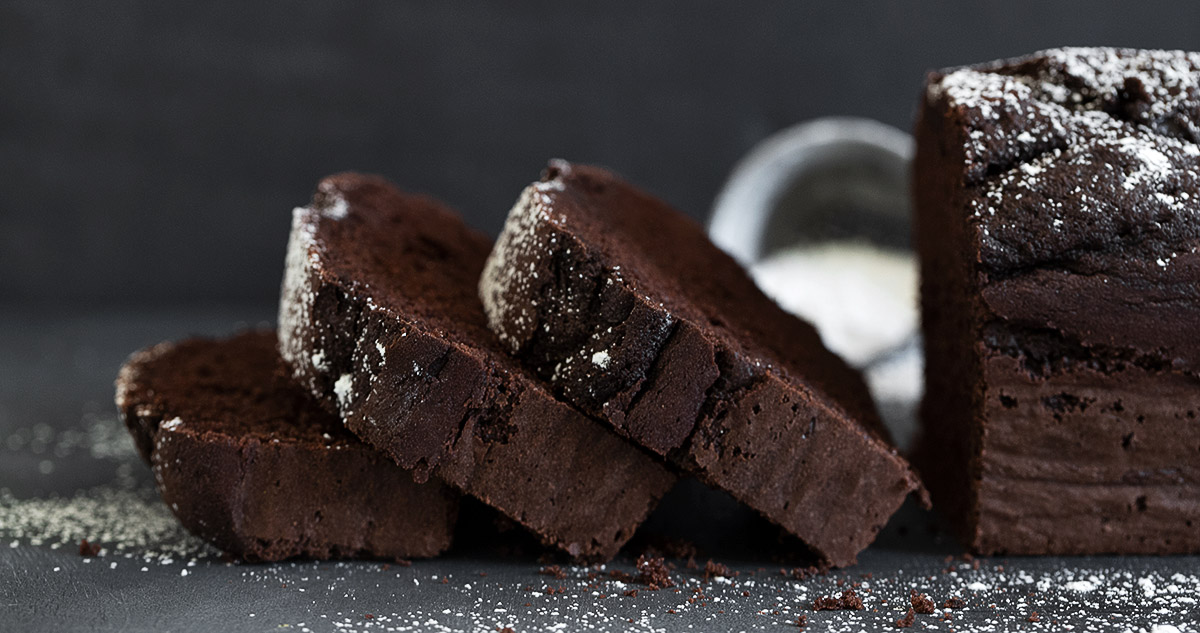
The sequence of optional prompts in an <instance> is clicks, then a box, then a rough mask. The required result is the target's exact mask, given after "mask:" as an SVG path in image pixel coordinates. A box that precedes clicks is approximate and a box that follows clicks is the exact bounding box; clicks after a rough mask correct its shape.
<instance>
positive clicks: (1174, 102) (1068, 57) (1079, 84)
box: [928, 48, 1200, 267]
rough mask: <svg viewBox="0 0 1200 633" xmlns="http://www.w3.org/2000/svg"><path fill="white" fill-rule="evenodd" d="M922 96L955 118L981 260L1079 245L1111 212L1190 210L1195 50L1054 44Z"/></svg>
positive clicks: (1157, 215) (1197, 104) (1107, 223)
mask: <svg viewBox="0 0 1200 633" xmlns="http://www.w3.org/2000/svg"><path fill="white" fill-rule="evenodd" d="M928 95H929V98H930V99H931V100H938V99H944V100H945V101H946V103H947V105H948V106H949V107H950V108H952V109H954V110H956V111H958V112H960V113H962V114H961V116H962V117H963V121H965V122H966V124H967V129H966V130H965V132H966V140H967V143H966V145H965V146H964V151H965V157H964V160H965V161H966V163H967V165H968V167H967V170H968V174H969V176H968V177H969V178H976V179H980V180H982V182H981V183H980V187H979V192H980V195H978V196H977V197H975V198H974V199H973V200H972V201H971V202H969V205H970V211H971V213H972V214H973V215H974V216H975V217H976V218H979V220H980V221H979V223H978V226H979V231H980V234H981V236H982V238H983V242H984V245H985V255H986V256H987V257H988V259H987V260H985V261H995V262H999V263H1000V264H1001V265H1014V264H1015V263H1016V262H1018V261H1027V260H1028V259H1029V258H1032V257H1041V256H1042V255H1035V253H1041V252H1047V253H1059V254H1060V255H1061V254H1063V253H1067V252H1071V251H1073V250H1074V249H1079V248H1085V247H1086V245H1087V244H1090V243H1091V242H1093V241H1097V240H1101V239H1102V237H1100V236H1102V233H1099V232H1098V231H1101V230H1112V231H1115V230H1116V229H1115V228H1112V229H1109V228H1107V227H1111V226H1113V222H1114V218H1116V217H1121V218H1125V219H1124V220H1123V222H1124V224H1122V226H1131V225H1134V224H1138V223H1142V224H1153V223H1155V222H1160V221H1161V220H1162V218H1164V217H1166V218H1170V217H1180V216H1197V215H1200V208H1198V207H1197V205H1196V201H1195V196H1194V194H1193V191H1194V189H1195V187H1196V186H1197V182H1198V180H1197V178H1198V175H1200V169H1198V166H1197V164H1196V160H1195V158H1196V156H1200V148H1197V145H1196V142H1197V140H1200V127H1197V121H1196V118H1195V115H1194V112H1195V111H1196V110H1197V108H1200V54H1196V53H1183V52H1174V51H1136V50H1128V49H1107V48H1066V49H1056V50H1051V51H1045V52H1043V53H1038V54H1035V55H1032V56H1029V57H1026V58H1021V59H1018V60H1009V61H1005V62H1000V63H997V64H993V65H988V66H979V67H973V68H963V69H958V70H955V71H953V72H950V73H948V74H946V75H944V76H943V77H941V78H940V80H937V81H934V82H932V83H931V84H930V86H929V87H928ZM1189 112H1192V113H1193V114H1189ZM1063 183H1067V186H1064V184H1063ZM1039 227H1044V229H1040V230H1039ZM1149 230H1154V231H1157V230H1158V229H1149ZM1041 231H1048V233H1047V234H1046V235H1047V236H1043V234H1042V232H1041ZM1126 232H1129V231H1128V230H1126ZM1159 250H1160V251H1161V249H1159ZM1045 257H1054V255H1045ZM1172 258H1173V256H1172V257H1163V256H1161V254H1159V255H1155V256H1151V257H1149V258H1148V259H1149V261H1153V262H1155V263H1157V264H1158V265H1159V266H1160V267H1166V264H1165V263H1164V262H1166V263H1169V262H1170V259H1172Z"/></svg>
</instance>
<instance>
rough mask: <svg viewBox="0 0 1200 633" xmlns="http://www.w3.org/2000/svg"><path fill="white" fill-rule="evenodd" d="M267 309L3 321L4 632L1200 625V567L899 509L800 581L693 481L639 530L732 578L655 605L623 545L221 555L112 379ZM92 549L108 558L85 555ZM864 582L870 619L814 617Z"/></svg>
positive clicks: (0, 542) (690, 586) (697, 581)
mask: <svg viewBox="0 0 1200 633" xmlns="http://www.w3.org/2000/svg"><path fill="white" fill-rule="evenodd" d="M273 316H274V315H273V314H272V311H271V309H270V308H269V307H256V306H242V307H238V306H228V307H207V306H201V307H194V308H176V309H162V308H147V309H138V310H134V309H128V310H110V311H104V312H95V311H82V310H70V309H14V308H8V309H0V378H2V380H0V631H4V632H7V631H39V630H46V631H92V630H116V631H214V630H236V631H243V630H244V631H279V630H294V631H496V630H498V629H503V628H504V627H511V628H512V629H513V630H515V631H557V630H562V631H573V630H589V631H591V630H595V631H622V630H634V631H676V630H695V631H738V630H798V629H797V628H796V624H795V623H796V620H797V618H798V617H799V616H805V617H806V618H807V627H806V630H809V631H843V630H844V631H860V630H868V631H870V630H895V624H894V622H895V621H896V620H897V619H898V618H900V617H902V616H903V615H904V613H905V611H906V610H907V607H908V605H909V594H910V591H911V590H917V591H919V592H924V593H928V594H929V595H930V597H932V598H933V599H934V601H935V602H936V603H937V604H938V605H941V604H942V602H943V601H944V600H946V599H947V598H950V597H951V596H959V597H961V598H963V599H964V600H965V601H966V607H964V608H961V609H954V610H950V611H949V613H950V618H951V619H950V620H949V621H946V620H943V619H941V618H942V617H943V613H944V612H945V610H943V609H940V608H939V609H938V611H937V613H935V614H934V615H918V616H917V618H916V624H915V627H914V629H918V630H941V631H951V630H954V631H1018V630H1031V631H1032V630H1040V631H1062V630H1075V631H1108V630H1113V631H1126V630H1128V631H1142V630H1145V631H1153V632H1155V633H1170V632H1173V631H1198V630H1200V628H1198V625H1197V622H1198V621H1200V605H1198V604H1197V600H1198V599H1200V557H1194V556H1192V557H1162V558H1156V557H1082V558H1007V559H983V560H978V561H969V560H965V559H964V558H962V557H961V556H960V554H961V552H960V550H959V549H958V548H957V546H955V544H954V543H953V541H952V540H951V539H949V538H948V537H946V536H945V535H944V534H943V533H942V532H941V531H940V530H939V529H938V528H937V526H936V522H935V518H934V517H933V516H932V515H930V514H928V513H926V512H923V511H921V510H919V509H917V508H915V507H906V508H904V509H903V510H902V511H901V512H900V513H899V514H898V515H897V517H896V518H895V519H893V521H892V522H891V524H889V526H888V527H887V528H886V529H885V531H884V532H883V533H882V534H881V535H880V538H879V540H878V541H877V542H876V543H875V544H874V545H873V546H872V547H871V548H870V549H868V550H867V551H866V552H864V553H863V554H862V555H861V556H860V562H859V564H858V565H857V566H856V567H853V568H851V569H846V570H837V571H833V572H830V573H829V574H827V575H824V576H817V577H814V578H810V579H807V580H795V579H792V578H789V577H786V576H784V575H781V574H780V568H781V567H784V566H789V565H790V564H791V562H789V561H787V560H784V561H782V562H781V560H780V550H779V549H778V547H776V546H773V545H771V543H772V542H773V541H772V539H771V538H770V537H769V536H764V535H765V534H768V535H769V530H764V529H763V526H762V525H761V524H760V523H761V522H759V521H758V520H757V519H755V518H754V517H753V516H751V515H749V514H748V513H746V512H745V511H744V510H741V509H740V508H738V507H736V506H735V505H734V504H732V502H730V501H729V500H728V499H726V498H723V497H721V496H720V495H715V494H712V493H709V492H707V491H705V490H703V489H702V488H700V487H699V486H698V485H697V484H694V483H689V484H685V485H683V486H681V487H680V488H679V489H677V490H676V491H674V492H673V493H672V494H671V495H670V496H669V498H668V499H667V500H666V501H664V504H663V506H662V507H660V510H659V511H658V512H656V514H655V516H654V517H652V519H651V522H650V524H649V526H648V527H647V528H645V529H644V530H643V533H642V534H641V535H639V537H640V539H641V540H642V541H646V540H653V538H654V537H655V535H673V536H676V537H679V536H682V537H685V538H688V539H690V540H692V541H694V542H695V543H697V544H698V546H699V548H700V550H701V551H700V554H699V556H698V560H699V561H700V566H701V567H702V566H703V564H704V561H705V560H707V558H709V557H710V556H711V557H713V558H716V559H717V560H718V561H720V562H723V563H726V564H728V565H729V566H730V567H731V568H733V569H734V570H736V571H738V572H739V575H738V576H736V577H733V578H711V579H707V580H706V579H705V578H704V577H703V574H702V572H701V571H700V570H694V569H688V567H687V565H686V564H685V561H683V560H677V561H675V564H676V566H677V567H676V569H675V571H674V572H673V577H674V579H675V581H676V583H677V584H678V586H677V587H675V588H670V589H663V590H659V591H648V590H647V589H646V588H645V587H643V586H640V585H636V584H626V583H621V582H619V581H617V580H614V579H612V578H611V577H610V576H609V575H608V574H609V572H610V571H612V570H624V571H632V570H633V562H632V558H631V557H632V556H636V554H637V550H636V549H635V548H634V547H631V548H628V550H629V551H628V552H627V554H625V555H623V556H622V557H621V558H618V559H617V560H616V561H614V562H612V563H610V564H609V565H608V566H606V567H604V568H598V569H593V568H587V567H573V566H564V570H565V572H566V574H567V576H566V578H561V579H560V578H554V577H551V576H547V575H541V574H539V573H538V572H539V570H540V569H541V568H542V566H543V565H544V564H545V563H544V560H539V559H543V558H544V557H545V556H546V554H545V553H542V554H539V553H537V552H531V551H529V550H525V552H524V553H519V554H510V555H501V554H500V553H499V552H500V551H502V550H501V549H500V548H498V547H495V546H494V545H495V543H489V542H488V541H487V538H486V537H484V538H483V539H482V541H479V542H475V543H473V544H467V545H463V546H459V547H457V548H456V549H455V550H453V551H452V552H450V553H449V554H448V555H446V556H444V557H442V558H439V559H436V560H429V561H416V562H413V563H412V565H411V566H404V565H398V564H390V565H389V564H385V563H381V562H377V561H360V562H308V561H297V562H286V563H279V564H270V565H247V564H234V563H230V562H226V561H224V560H223V559H222V558H221V557H220V556H219V554H217V553H216V552H214V551H213V550H211V549H209V548H207V547H206V546H204V545H203V544H202V543H200V542H199V541H197V540H196V539H194V538H193V537H191V536H190V535H188V534H187V533H185V532H184V531H183V530H182V529H181V528H179V527H178V525H177V524H176V523H175V522H174V520H173V518H172V517H171V515H170V512H169V510H168V509H166V508H165V507H164V506H163V505H162V504H161V502H159V501H158V499H157V496H156V495H155V493H154V491H153V488H152V481H151V478H150V476H149V471H148V469H147V468H146V467H145V466H143V465H142V464H141V462H140V461H138V459H137V457H136V455H135V453H134V452H133V448H132V443H131V442H130V441H129V440H128V438H127V437H126V435H125V434H124V431H123V429H122V428H121V427H120V425H119V423H118V422H117V420H116V417H115V410H114V407H113V405H112V402H111V398H112V380H113V378H114V376H115V375H116V371H117V368H118V366H119V365H120V363H121V361H123V360H124V358H125V357H126V356H127V355H128V353H129V352H131V351H133V350H134V349H137V348H139V347H142V346H145V345H148V344H151V343H154V342H157V341H159V340H163V339H168V338H178V337H181V336H184V335H188V334H220V333H227V332H231V331H233V330H235V329H238V328H242V327H246V326H253V325H257V324H263V323H269V322H270V321H271V320H272V318H273ZM82 538H89V539H93V540H95V541H98V542H99V544H100V545H102V546H103V547H104V549H103V550H102V552H101V554H100V555H99V556H95V557H84V556H81V555H80V553H79V546H78V543H79V540H80V539H82ZM949 556H954V558H953V559H950V560H948V557H949ZM589 574H592V575H594V576H595V579H594V580H592V579H589ZM854 583H859V584H858V585H857V586H856V591H857V592H858V594H859V595H860V596H861V597H862V598H863V601H864V603H865V607H866V608H865V609H864V610H863V611H821V612H817V611H813V609H812V606H813V601H814V599H815V598H816V597H818V596H824V595H837V594H839V593H840V592H841V591H843V590H844V589H846V588H848V587H852V586H855V585H854ZM634 589H638V592H637V595H636V596H628V595H625V592H627V591H630V590H634ZM1034 612H1036V613H1037V616H1036V617H1031V616H1032V615H1033V614H1034ZM1031 620H1036V621H1031Z"/></svg>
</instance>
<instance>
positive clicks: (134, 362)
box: [116, 332, 458, 561]
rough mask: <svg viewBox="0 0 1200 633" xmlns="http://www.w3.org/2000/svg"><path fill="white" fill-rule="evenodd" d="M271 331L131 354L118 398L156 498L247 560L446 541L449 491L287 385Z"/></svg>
mask: <svg viewBox="0 0 1200 633" xmlns="http://www.w3.org/2000/svg"><path fill="white" fill-rule="evenodd" d="M275 348H276V338H275V334H274V333H273V332H250V333H245V334H240V335H238V336H235V337H233V338H230V339H227V340H220V341H214V340H202V339H192V340H188V341H183V342H180V343H163V344H160V345H157V346H155V347H152V348H149V349H146V350H143V351H140V352H137V353H135V354H134V355H133V356H132V357H130V359H129V361H128V362H127V363H126V364H125V366H124V367H122V368H121V372H120V375H119V377H118V379H117V395H116V401H117V407H118V408H119V410H120V412H121V415H122V417H123V418H124V420H125V423H126V425H127V427H128V428H129V431H130V433H131V434H132V435H133V436H134V440H135V442H136V444H137V448H138V452H139V453H141V456H142V458H143V459H145V460H146V462H147V463H149V464H150V466H151V468H152V470H153V472H154V479H155V481H156V483H157V485H158V489H159V491H160V492H161V494H162V497H163V501H165V502H166V504H167V505H168V506H169V507H170V508H171V511H172V512H174V513H175V515H176V516H177V517H178V518H179V521H180V522H181V523H182V524H183V525H184V527H186V528H187V529H188V530H189V531H191V532H192V533H194V534H196V535H197V536H199V537H201V538H203V539H205V540H207V541H209V542H211V543H212V544H214V545H216V546H217V547H218V548H220V549H222V550H224V551H226V552H228V553H230V554H232V555H233V556H236V557H237V558H240V559H243V560H249V561H272V560H281V559H285V558H291V557H296V556H302V557H306V558H321V559H324V558H362V557H370V558H384V559H407V558H413V557H427V556H434V555H437V554H439V553H441V552H442V551H443V550H445V549H446V548H447V547H448V546H449V545H450V538H451V534H452V531H453V528H454V520H455V514H456V511H457V507H458V503H457V494H455V493H453V492H452V491H451V490H450V489H449V488H448V487H446V486H444V485H442V484H441V483H440V482H436V481H430V482H428V483H423V484H421V483H415V482H414V481H413V480H412V476H411V475H410V474H409V473H408V472H406V471H405V470H404V469H402V468H400V467H399V466H397V465H395V464H393V463H392V462H391V461H390V460H388V459H387V458H386V457H384V456H383V455H380V454H379V453H378V452H376V451H375V450H374V449H372V448H370V447H369V446H367V445H366V444H364V443H362V442H361V441H359V440H358V439H357V438H355V437H354V436H353V435H351V434H350V433H349V432H348V431H346V429H345V428H343V427H342V424H341V421H340V420H338V419H337V418H336V417H334V416H332V415H330V414H329V413H327V412H325V411H324V410H322V409H321V408H320V407H318V406H317V405H316V403H315V402H314V401H313V400H312V398H311V397H310V396H309V395H308V394H307V393H306V392H304V391H303V390H301V389H300V388H299V387H297V386H295V384H294V383H293V382H292V381H291V379H290V378H289V377H288V376H287V374H286V372H285V368H284V366H283V363H282V361H281V360H280V358H279V354H278V352H277V351H276V349H275Z"/></svg>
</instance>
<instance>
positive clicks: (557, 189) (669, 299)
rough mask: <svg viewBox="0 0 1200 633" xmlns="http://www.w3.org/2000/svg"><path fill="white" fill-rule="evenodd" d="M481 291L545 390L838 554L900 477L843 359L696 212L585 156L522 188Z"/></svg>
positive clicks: (496, 323)
mask: <svg viewBox="0 0 1200 633" xmlns="http://www.w3.org/2000/svg"><path fill="white" fill-rule="evenodd" d="M479 293H480V296H481V297H482V300H483V303H484V306H485V309H486V311H487V316H488V324H489V325H490V327H491V328H492V330H493V331H494V332H495V333H496V334H497V335H498V336H499V337H500V339H501V340H502V341H503V342H504V344H505V346H506V347H507V349H508V351H509V352H511V353H512V354H514V355H515V356H516V357H518V358H520V359H521V361H523V362H524V363H525V364H526V365H528V366H529V367H531V368H533V369H534V370H535V371H536V372H537V373H538V374H539V375H540V376H542V377H543V378H544V379H546V380H547V381H549V382H550V384H551V385H553V387H554V390H555V393H556V394H557V395H559V396H560V397H562V398H564V399H566V400H567V401H569V402H572V403H574V404H575V405H576V406H578V407H580V408H581V409H583V410H584V411H586V412H587V413H589V414H591V415H593V416H597V417H599V418H602V419H603V420H605V421H606V422H607V423H608V424H610V425H611V426H612V427H613V428H615V429H616V430H617V431H618V432H620V433H621V434H622V435H624V436H625V437H628V438H630V439H631V440H633V441H634V442H636V443H638V444H640V445H641V446H643V447H645V448H647V449H649V450H650V451H653V452H654V453H657V454H659V455H662V456H665V457H667V458H669V459H670V460H671V461H672V462H674V463H675V464H677V465H679V466H681V467H683V468H686V469H687V470H689V471H691V472H693V473H695V474H697V475H698V476H699V477H700V478H701V479H702V480H704V481H705V482H706V483H708V484H710V485H712V486H714V487H717V488H720V489H722V490H725V491H727V492H729V493H730V494H732V495H733V496H734V497H735V498H737V499H738V500H739V501H741V502H742V503H745V504H746V505H748V506H750V507H752V508H754V509H756V510H758V511H759V512H761V513H762V514H763V515H765V516H766V517H767V518H768V519H770V520H772V521H774V522H775V523H777V524H779V525H780V526H782V527H784V528H785V529H787V530H788V531H790V532H791V533H793V534H795V535H796V536H798V537H800V538H801V539H802V540H803V541H804V542H805V543H806V544H807V545H808V546H809V547H810V548H811V549H812V550H813V551H814V552H815V553H816V554H818V555H819V556H820V557H822V558H823V559H824V560H826V561H827V562H829V563H832V564H834V565H848V564H850V563H852V562H854V560H855V556H856V555H857V554H858V552H859V551H861V550H862V549H863V548H864V547H866V546H867V545H868V544H869V543H870V542H871V541H872V540H873V539H874V537H875V534H876V533H877V532H878V531H879V529H880V528H882V527H883V525H884V524H885V523H886V522H887V520H888V518H889V517H890V516H891V515H892V513H893V512H894V511H895V510H896V509H897V508H898V507H899V506H900V504H901V502H902V501H903V500H904V499H905V497H906V496H907V495H908V494H909V493H910V492H912V491H915V490H920V485H919V483H918V481H917V478H916V477H915V476H914V475H913V473H912V472H911V470H910V469H909V467H908V464H907V463H906V462H905V461H904V460H903V459H902V458H901V457H900V456H899V455H898V454H897V452H896V450H895V449H894V448H893V447H892V446H891V445H890V444H889V442H888V440H887V433H886V432H885V430H884V429H883V427H882V425H881V423H880V421H879V417H878V415H877V414H876V412H875V409H874V405H873V404H872V402H871V399H870V396H869V395H868V393H867V388H866V386H865V384H864V383H863V381H862V378H861V377H860V376H859V374H858V373H857V372H855V371H854V370H852V369H851V368H850V367H849V366H847V365H846V364H845V363H844V362H842V360H841V359H839V358H838V357H837V356H835V355H834V354H832V353H831V352H829V351H828V350H826V349H825V347H824V346H823V345H822V344H821V341H820V338H819V337H818V336H817V333H816V331H815V330H814V329H813V328H812V327H811V326H810V325H808V324H806V323H804V322H802V321H800V320H799V319H797V318H795V317H793V316H791V315H789V314H787V313H786V312H784V311H783V310H782V309H781V308H779V307H778V306H777V305H775V303H774V302H772V301H771V300H770V299H768V298H767V297H766V296H765V295H763V293H762V292H760V291H759V290H758V288H757V287H756V286H755V285H754V283H753V282H752V281H751V280H750V278H749V277H748V276H747V275H746V273H745V271H744V270H742V268H741V267H740V266H738V265H737V263H735V262H734V260H733V259H732V258H730V257H728V256H727V255H725V254H724V253H723V252H722V251H721V250H720V249H718V248H717V247H716V246H714V245H713V244H712V242H710V241H709V240H708V238H707V237H706V236H705V234H704V231H703V229H701V227H700V226H699V225H697V224H696V223H694V222H693V221H691V220H690V219H688V218H686V217H685V216H683V215H682V214H681V213H679V212H678V211H675V210H674V209H671V208H670V207H669V206H667V205H666V204H665V203H663V202H662V201H659V200H657V199H655V198H653V197H651V196H650V195H648V194H646V193H644V192H642V191H640V190H638V189H636V188H635V187H633V186H631V185H629V184H628V183H626V182H624V181H622V180H621V179H619V178H618V177H616V176H615V175H613V174H612V173H610V172H608V171H605V170H603V169H600V168H596V167H589V166H582V165H572V164H569V163H567V162H565V161H553V162H551V164H550V167H549V169H548V170H547V172H546V173H545V175H544V177H543V179H542V181H541V182H539V183H536V184H534V185H531V186H530V187H528V188H527V189H525V191H524V193H523V194H522V195H521V197H520V200H518V202H517V204H516V206H515V207H513V210H512V212H511V214H510V215H509V217H508V221H507V223H506V224H505V227H504V231H503V233H502V234H501V236H500V239H499V240H498V241H497V242H496V245H495V248H494V250H493V251H492V253H491V256H490V258H489V259H488V264H487V268H486V269H485V270H484V274H483V276H482V278H481V280H480V284H479Z"/></svg>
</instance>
